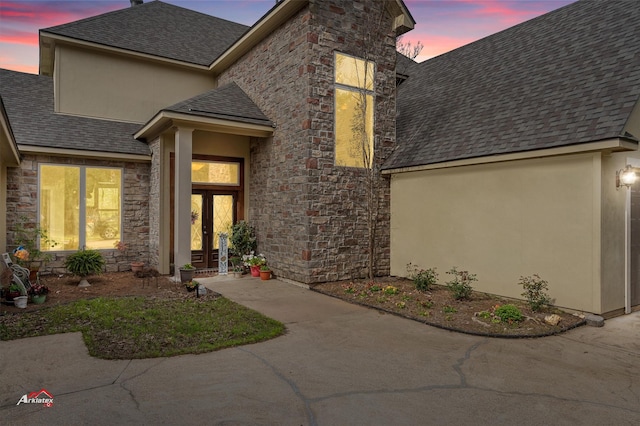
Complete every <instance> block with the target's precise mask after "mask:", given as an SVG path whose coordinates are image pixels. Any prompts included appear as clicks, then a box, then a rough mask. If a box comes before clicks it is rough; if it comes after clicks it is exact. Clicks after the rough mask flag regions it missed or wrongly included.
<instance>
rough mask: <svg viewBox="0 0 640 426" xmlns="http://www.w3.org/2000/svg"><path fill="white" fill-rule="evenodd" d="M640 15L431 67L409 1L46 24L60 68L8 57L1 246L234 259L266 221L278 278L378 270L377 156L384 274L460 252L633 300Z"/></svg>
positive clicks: (517, 33) (565, 22)
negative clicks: (242, 235) (244, 230)
mask: <svg viewBox="0 0 640 426" xmlns="http://www.w3.org/2000/svg"><path fill="white" fill-rule="evenodd" d="M134 3H136V4H137V3H139V2H132V4H134ZM639 15H640V10H638V8H636V7H634V5H631V4H630V2H625V1H611V2H600V1H596V0H580V1H578V2H576V3H573V4H571V5H569V6H567V7H565V8H562V9H559V10H558V11H555V12H552V13H550V14H547V15H544V16H542V17H539V18H537V19H534V20H532V21H529V22H527V23H524V24H521V25H518V26H516V27H514V28H512V29H509V30H506V31H503V32H501V33H498V34H496V35H494V36H491V37H488V38H486V39H483V40H480V41H478V42H475V43H472V44H470V45H468V46H465V47H462V48H460V49H457V50H455V51H453V52H450V53H448V54H445V55H442V56H440V57H437V58H434V59H432V60H429V61H426V62H424V63H421V64H417V63H415V62H413V61H410V60H408V59H407V58H403V57H401V56H400V57H398V56H397V54H396V51H395V40H396V37H397V36H398V35H401V34H403V33H405V32H407V31H409V30H411V29H412V28H413V26H414V25H415V22H414V20H413V18H412V17H411V14H410V12H409V10H408V9H407V8H406V5H405V4H404V3H403V2H402V0H393V1H381V0H361V1H346V0H334V1H331V2H326V1H321V0H283V1H281V2H277V3H276V4H275V5H274V7H273V8H272V9H271V10H270V11H269V12H267V14H266V15H265V16H264V17H263V18H261V19H260V20H259V21H258V22H257V23H256V24H255V25H253V26H252V27H246V26H244V25H240V24H236V23H232V22H229V21H225V20H221V19H218V18H215V17H212V16H207V15H204V14H200V13H196V12H192V11H189V10H186V9H182V8H179V7H176V6H172V5H169V4H165V3H162V2H160V1H153V2H148V3H144V4H141V5H135V6H132V7H128V8H125V9H122V10H119V11H115V12H110V13H106V14H104V15H100V16H97V17H93V18H90V19H85V20H80V21H77V22H71V23H69V24H64V25H60V26H57V27H53V28H47V29H43V30H41V31H40V75H29V74H23V73H17V72H13V71H7V70H0V97H1V99H2V102H3V103H2V108H1V109H2V113H3V115H2V116H0V119H1V121H0V124H2V127H1V128H0V131H1V135H0V155H1V157H0V170H2V171H3V172H2V173H0V179H2V180H1V181H0V183H2V185H1V187H2V189H1V190H0V191H6V195H5V194H3V193H2V192H0V195H2V199H3V200H4V199H6V209H3V210H6V212H7V213H6V218H2V217H0V219H3V220H1V221H0V222H2V225H0V226H6V230H5V232H2V233H1V234H2V235H3V238H4V235H5V234H6V242H4V241H3V240H1V239H0V248H2V245H3V244H5V245H6V247H7V248H9V249H11V248H13V246H14V244H13V238H14V235H13V233H12V226H13V225H15V224H16V223H19V222H21V221H23V220H24V221H26V222H28V223H38V224H40V225H41V226H43V227H45V228H46V229H48V230H49V233H50V236H51V238H52V239H54V240H55V241H56V243H57V244H56V245H51V246H50V247H45V249H49V250H51V251H52V253H54V254H55V260H54V261H52V262H51V263H50V264H49V265H48V268H50V269H52V270H54V271H61V270H62V265H63V261H64V258H65V256H66V255H67V254H69V253H71V252H73V251H75V250H78V249H80V248H82V247H85V246H86V247H92V248H97V249H100V250H102V251H103V253H104V255H105V258H106V260H107V269H108V270H110V271H117V270H127V269H128V268H129V262H131V261H134V260H142V261H145V262H147V263H149V264H151V265H153V266H155V267H157V268H158V270H159V271H160V272H162V273H169V271H170V265H171V264H174V265H178V266H179V265H182V264H184V263H189V262H191V263H194V264H195V265H196V266H198V267H199V268H216V266H217V262H218V261H219V259H218V252H217V245H216V244H217V236H218V235H219V233H221V232H226V231H228V229H229V227H230V226H231V224H232V223H234V222H236V221H238V220H248V221H249V222H250V223H251V224H252V225H254V226H255V228H256V231H257V237H258V246H259V251H260V252H261V253H264V254H265V255H266V256H267V258H268V261H269V264H270V266H271V267H272V269H273V270H274V273H275V274H276V275H277V276H278V277H280V278H283V279H287V280H291V281H294V282H298V283H303V284H314V283H320V282H325V281H332V280H341V279H352V278H358V277H364V276H365V275H366V272H367V259H368V254H367V238H368V234H367V232H368V227H367V222H366V220H364V217H365V215H366V212H365V210H366V209H365V208H364V205H365V199H366V197H367V195H368V192H367V188H366V185H367V176H368V174H367V173H368V170H369V167H368V166H367V164H369V165H371V167H372V169H373V170H378V169H381V170H382V172H381V173H380V174H376V175H375V182H376V194H375V195H376V199H377V202H378V203H379V207H378V209H377V218H378V223H377V226H376V231H375V232H376V245H375V253H374V257H375V262H374V263H375V271H374V272H375V274H376V275H389V274H391V275H399V276H404V275H406V274H407V271H406V265H407V264H408V263H409V262H411V263H413V264H416V265H419V266H421V267H425V268H426V267H437V269H438V271H439V272H440V274H441V281H445V280H446V277H445V276H444V272H445V271H446V270H448V269H450V268H451V267H452V266H458V267H459V268H462V269H468V270H470V271H471V272H472V273H476V274H477V275H478V278H479V281H478V284H477V286H476V288H477V289H479V290H482V291H487V292H490V293H496V294H501V295H505V296H510V297H520V293H521V292H522V289H521V288H520V287H518V285H517V282H518V279H519V277H520V276H526V275H531V274H535V273H538V274H540V275H541V276H542V277H543V278H544V279H546V280H548V281H549V283H550V291H549V292H550V294H551V296H552V297H553V298H554V299H555V303H556V304H557V305H559V306H564V307H568V308H572V309H576V310H580V311H587V312H594V313H600V314H611V315H613V314H617V313H621V312H625V311H626V312H629V311H631V310H632V309H633V307H634V306H636V305H640V300H639V299H640V272H634V271H636V270H637V271H640V250H638V249H635V245H636V244H637V245H638V246H639V247H640V237H636V238H635V239H634V238H632V237H633V235H635V234H638V235H640V227H637V226H635V221H636V218H640V211H639V212H635V209H634V207H633V206H635V205H636V204H638V205H640V203H636V202H635V201H633V202H632V200H635V196H633V195H632V194H635V191H636V189H634V188H633V187H632V189H631V190H628V189H626V188H619V189H617V188H616V185H615V179H616V172H617V171H618V170H620V169H622V168H623V167H624V166H625V165H626V164H631V165H633V166H640V156H638V154H637V148H638V137H640V106H638V100H639V99H640V68H639V67H638V65H639V64H640V57H639V55H640V53H639V52H640V28H638V27H639V26H640V24H639V23H640V19H639V18H640V16H639ZM397 85H398V86H397ZM360 109H361V110H362V111H363V112H365V113H364V115H363V118H362V122H361V123H360V124H359V125H360V126H361V128H363V129H364V134H365V135H366V138H365V139H363V152H365V153H366V152H375V156H374V158H373V163H367V161H362V159H361V158H360V157H359V153H358V152H354V150H353V147H352V146H351V144H352V143H353V140H354V139H355V138H356V135H355V132H356V130H354V127H355V126H354V125H353V122H354V120H355V119H357V118H358V115H357V113H356V112H354V111H358V110H360ZM371 150H372V151H371ZM0 214H1V213H0ZM638 222H640V220H638ZM5 223H6V225H5ZM636 228H637V229H636ZM0 231H2V229H0ZM117 241H123V242H125V243H126V244H127V250H126V251H125V252H124V253H123V252H120V251H118V250H115V249H114V243H116V242H117ZM634 241H635V244H634Z"/></svg>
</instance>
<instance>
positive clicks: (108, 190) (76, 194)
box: [39, 164, 122, 251]
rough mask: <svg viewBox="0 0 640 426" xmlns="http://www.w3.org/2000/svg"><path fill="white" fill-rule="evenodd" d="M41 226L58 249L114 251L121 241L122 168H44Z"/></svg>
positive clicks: (40, 181) (54, 248)
mask: <svg viewBox="0 0 640 426" xmlns="http://www.w3.org/2000/svg"><path fill="white" fill-rule="evenodd" d="M39 192H40V194H39V209H40V212H39V213H40V226H41V227H42V228H43V229H45V230H47V232H48V235H49V237H50V239H51V240H52V241H55V242H56V243H57V245H56V246H55V247H41V250H43V251H48V250H79V249H81V248H83V247H86V248H92V249H113V247H114V244H115V242H116V241H118V240H121V239H122V238H121V235H122V230H121V223H122V169H117V168H101V167H84V166H62V165H48V164H47V165H44V164H43V165H41V166H40V173H39Z"/></svg>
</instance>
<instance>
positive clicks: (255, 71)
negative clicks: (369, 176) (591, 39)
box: [219, 0, 395, 283]
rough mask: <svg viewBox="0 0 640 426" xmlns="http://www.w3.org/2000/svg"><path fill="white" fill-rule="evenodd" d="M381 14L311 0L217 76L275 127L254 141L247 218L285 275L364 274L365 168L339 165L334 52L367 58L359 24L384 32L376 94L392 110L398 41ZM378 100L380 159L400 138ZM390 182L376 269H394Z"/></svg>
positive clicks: (303, 278)
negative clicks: (237, 88)
mask: <svg viewBox="0 0 640 426" xmlns="http://www.w3.org/2000/svg"><path fill="white" fill-rule="evenodd" d="M370 7H371V9H369V8H370ZM375 7H378V9H375ZM380 10H384V4H383V2H372V1H363V2H353V1H350V0H349V1H347V0H336V1H332V2H330V3H328V2H325V1H311V2H310V6H309V7H308V8H305V9H303V10H302V11H300V12H299V13H298V14H297V15H296V16H294V17H293V18H291V20H289V21H288V22H287V23H286V24H285V25H283V26H282V27H281V28H279V29H277V30H276V31H274V32H273V33H272V34H271V35H269V36H268V37H266V38H265V39H264V40H263V41H262V42H261V43H260V44H259V45H258V46H256V47H255V48H254V49H253V50H252V51H251V52H250V53H249V54H247V55H245V56H244V57H243V58H241V59H240V60H239V61H238V62H237V63H235V64H234V65H233V66H231V67H230V68H229V69H228V70H226V71H225V72H224V73H223V74H222V75H221V76H220V80H219V82H220V85H222V84H225V83H227V82H230V81H235V82H236V83H237V84H238V85H239V86H240V87H241V88H242V89H243V90H244V91H245V93H247V95H248V96H249V97H250V98H251V99H252V100H253V101H254V102H255V103H256V104H257V105H258V106H259V107H260V108H261V109H262V111H263V112H264V113H265V114H266V115H267V117H269V119H270V120H272V121H273V122H275V123H276V129H275V131H274V134H273V137H272V138H269V139H267V140H261V141H257V142H256V143H252V145H251V158H252V163H251V166H250V167H251V175H250V181H249V193H250V200H251V207H250V209H249V213H250V215H249V219H250V221H251V222H252V224H254V225H255V226H256V228H257V231H258V245H259V250H260V251H261V252H264V253H265V254H266V255H267V256H268V257H269V259H268V261H269V263H270V265H271V266H272V267H273V269H274V272H275V273H276V274H277V275H278V276H280V277H285V278H289V279H292V280H295V281H299V282H303V283H314V282H323V281H327V280H336V279H347V278H353V277H354V276H356V277H359V276H363V275H364V273H365V268H364V266H365V263H366V241H367V240H366V221H365V218H364V211H363V208H362V205H363V201H362V198H363V196H364V191H363V186H364V185H363V182H364V173H362V171H361V170H354V169H349V168H344V167H335V166H334V133H333V132H334V130H333V126H334V125H333V123H334V121H333V109H334V95H333V93H334V82H333V79H334V77H333V73H334V67H333V62H334V58H333V55H334V52H335V51H340V52H343V53H347V54H351V55H354V56H358V57H362V55H363V52H364V50H365V49H364V48H363V37H362V32H363V30H370V29H372V28H375V29H381V31H380V32H375V31H374V32H373V39H374V40H375V44H379V45H381V46H382V47H381V48H380V49H379V50H376V51H375V52H374V51H371V52H369V53H370V54H371V56H370V59H371V60H372V61H373V62H375V63H376V96H377V98H376V99H377V100H385V101H389V102H390V103H391V106H392V107H393V106H394V102H395V98H394V94H395V90H394V87H395V38H394V37H393V34H392V32H391V30H390V29H391V27H392V24H391V18H390V17H389V16H388V15H384V18H383V19H382V22H380V20H376V16H378V13H377V11H380ZM368 21H372V22H376V25H366V23H367V22H368ZM373 44H374V42H372V43H371V44H369V45H368V47H370V46H372V45H373ZM382 105H383V103H382V102H381V101H380V102H378V101H377V102H376V118H375V120H376V121H375V122H376V129H375V132H376V138H377V140H378V142H379V143H380V147H381V150H380V152H379V154H380V156H379V157H378V159H379V161H382V160H383V159H384V158H385V157H386V155H388V152H389V151H390V150H391V149H392V148H393V144H394V141H395V139H394V138H395V127H394V126H395V124H394V123H395V122H394V120H393V118H394V116H395V110H393V108H391V109H392V112H389V111H388V110H386V109H385V108H384V107H383V106H382ZM388 185H389V184H388V181H387V180H382V181H381V187H382V189H381V195H380V200H381V202H382V207H381V215H380V219H379V222H378V223H379V225H378V237H379V238H378V244H377V245H376V249H377V259H376V262H375V264H376V268H377V272H378V273H379V274H386V273H388V271H389V227H388V223H389V222H388V216H389V214H388V200H389V198H388V188H389V186H388Z"/></svg>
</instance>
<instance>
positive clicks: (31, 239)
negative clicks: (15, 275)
mask: <svg viewBox="0 0 640 426" xmlns="http://www.w3.org/2000/svg"><path fill="white" fill-rule="evenodd" d="M28 221H29V219H28V218H27V217H26V216H21V217H20V221H19V223H18V225H16V226H15V229H14V236H13V241H14V243H15V244H16V246H17V247H16V249H15V250H13V257H14V261H15V263H17V264H18V265H20V266H22V267H24V268H27V269H29V271H30V272H31V274H32V275H31V276H30V277H29V279H30V280H31V281H35V280H36V273H37V272H38V270H39V269H40V268H41V267H42V266H44V264H45V263H46V262H49V261H51V259H53V255H52V254H51V253H49V252H47V251H46V249H51V248H54V247H56V246H57V245H58V243H56V242H55V241H53V240H52V239H51V238H49V234H48V233H47V230H46V229H43V228H41V227H40V226H38V225H36V224H30V223H28ZM45 248H46V249H45ZM43 250H44V251H43Z"/></svg>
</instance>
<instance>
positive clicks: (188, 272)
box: [180, 263, 196, 283]
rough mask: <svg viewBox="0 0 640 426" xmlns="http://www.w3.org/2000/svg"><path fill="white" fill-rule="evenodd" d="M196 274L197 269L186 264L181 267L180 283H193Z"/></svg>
mask: <svg viewBox="0 0 640 426" xmlns="http://www.w3.org/2000/svg"><path fill="white" fill-rule="evenodd" d="M195 273H196V267H195V266H193V265H192V264H190V263H185V264H184V265H182V266H181V267H180V282H182V283H187V282H191V281H193V275H194V274H195Z"/></svg>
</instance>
